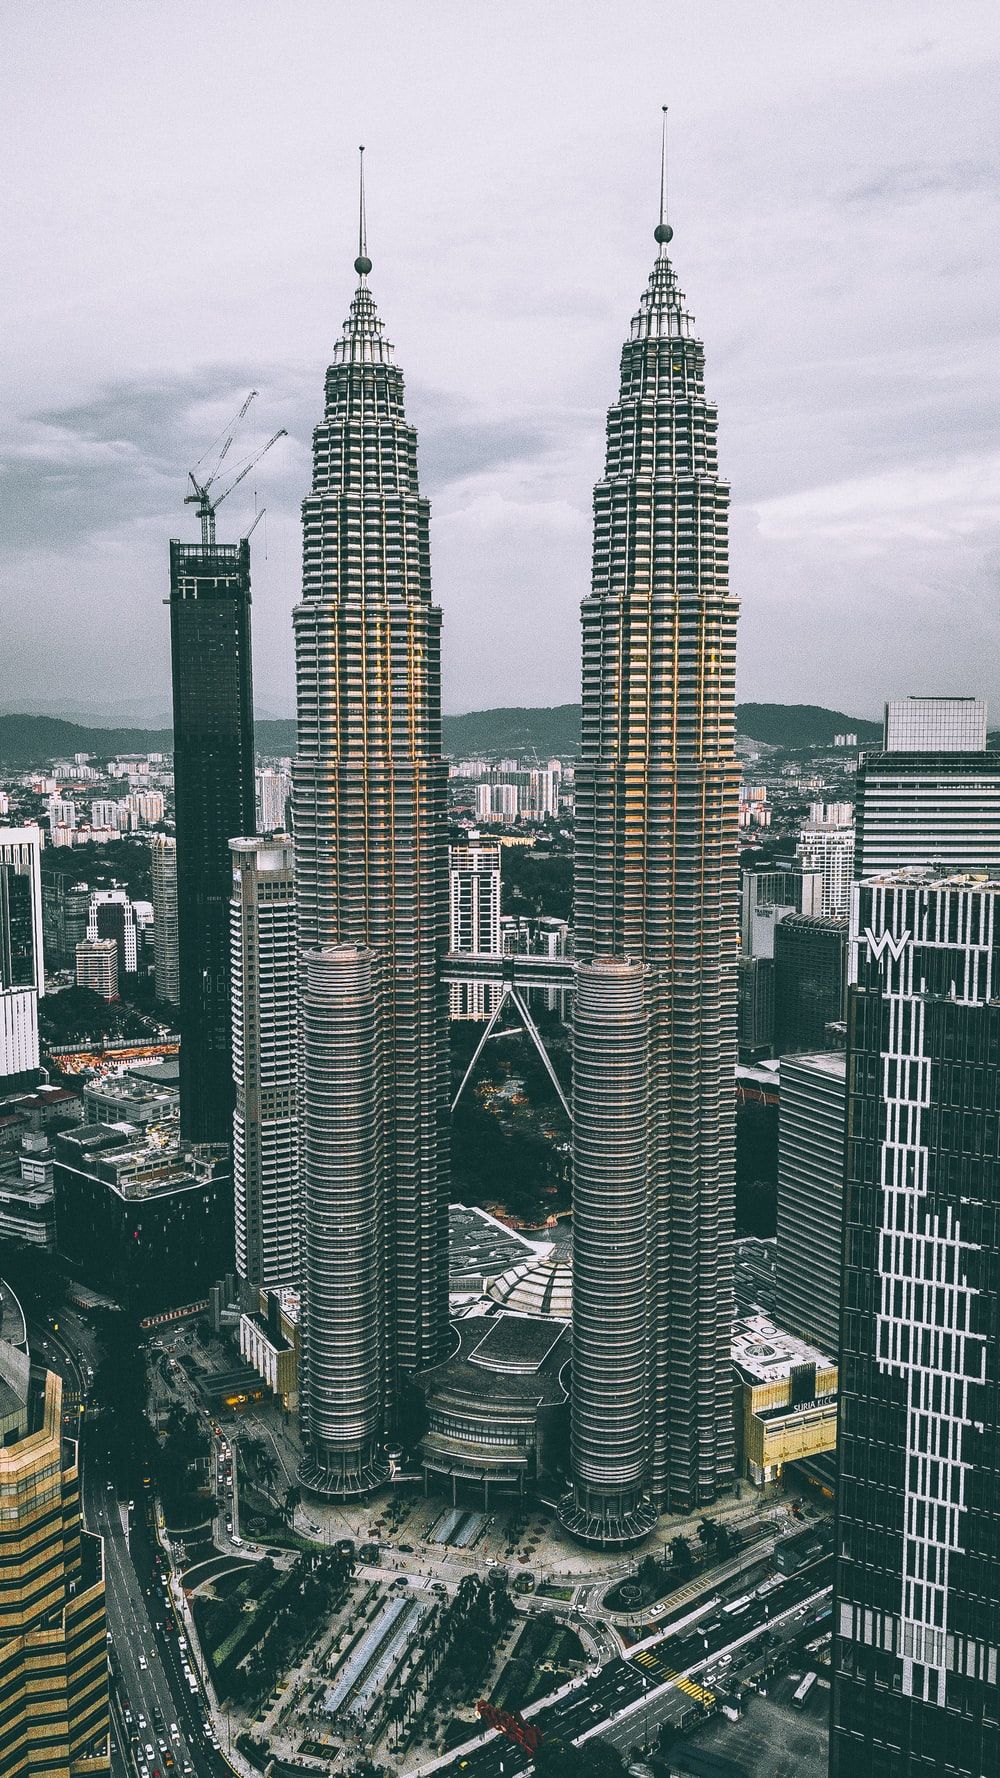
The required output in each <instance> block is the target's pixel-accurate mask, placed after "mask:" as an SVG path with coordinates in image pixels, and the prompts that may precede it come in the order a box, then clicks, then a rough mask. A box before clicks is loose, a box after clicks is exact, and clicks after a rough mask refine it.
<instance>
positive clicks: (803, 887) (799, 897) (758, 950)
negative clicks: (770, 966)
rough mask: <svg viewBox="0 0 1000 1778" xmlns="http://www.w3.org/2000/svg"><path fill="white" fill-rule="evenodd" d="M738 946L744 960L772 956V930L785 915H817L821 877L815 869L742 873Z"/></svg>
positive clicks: (821, 884)
mask: <svg viewBox="0 0 1000 1778" xmlns="http://www.w3.org/2000/svg"><path fill="white" fill-rule="evenodd" d="M741 901H742V907H741V921H740V944H741V949H742V952H743V955H744V956H745V957H773V956H774V929H775V927H776V926H777V925H778V922H779V921H780V920H783V919H785V917H786V915H788V914H821V913H822V911H823V876H822V872H821V871H819V870H803V869H802V868H801V867H790V868H788V869H785V870H747V871H744V872H743V882H742V892H741Z"/></svg>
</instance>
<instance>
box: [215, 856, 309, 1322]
mask: <svg viewBox="0 0 1000 1778" xmlns="http://www.w3.org/2000/svg"><path fill="white" fill-rule="evenodd" d="M229 850H230V852H231V854H232V860H233V899H232V908H231V916H232V935H231V936H232V982H233V1085H234V1088H235V1093H236V1109H235V1111H234V1113H233V1194H234V1207H235V1221H236V1270H237V1273H238V1274H239V1277H240V1279H241V1280H242V1282H243V1283H244V1284H246V1285H248V1286H249V1298H248V1300H249V1301H250V1302H252V1303H254V1304H255V1303H256V1297H257V1294H258V1293H259V1290H260V1286H261V1285H263V1284H267V1285H279V1284H297V1283H298V1281H299V1241H298V1236H299V1205H298V1131H297V1106H298V1095H297V1077H298V1026H297V1021H298V960H297V956H296V949H295V880H294V874H293V854H292V848H291V846H290V845H289V844H287V843H284V842H282V841H279V840H273V839H268V840H230V842H229Z"/></svg>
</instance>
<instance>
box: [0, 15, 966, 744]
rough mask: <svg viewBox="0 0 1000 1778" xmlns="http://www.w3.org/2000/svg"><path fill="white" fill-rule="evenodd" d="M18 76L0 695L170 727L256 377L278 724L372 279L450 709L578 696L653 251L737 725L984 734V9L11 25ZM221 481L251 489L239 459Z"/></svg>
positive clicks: (267, 693) (260, 576) (266, 640)
mask: <svg viewBox="0 0 1000 1778" xmlns="http://www.w3.org/2000/svg"><path fill="white" fill-rule="evenodd" d="M2 16H3V26H2V28H3V55H2V57H0V108H2V115H3V118H4V127H3V130H2V132H0V210H2V222H3V240H4V242H5V251H4V253H3V255H2V260H0V315H2V326H0V576H2V580H0V598H2V634H0V709H6V710H14V709H22V710H32V709H33V710H50V711H53V712H60V713H64V714H82V715H86V714H92V715H94V716H95V717H97V718H98V719H100V718H104V719H106V720H114V719H118V718H120V717H126V716H128V717H136V718H138V717H149V718H159V717H161V716H163V715H164V714H165V713H166V712H167V711H168V709H169V652H168V636H167V614H166V611H165V608H164V606H163V604H162V602H161V601H162V599H163V597H164V595H165V594H166V592H167V539H168V538H169V537H170V536H171V535H174V536H182V537H185V538H188V539H190V540H192V541H193V540H194V539H195V538H196V536H197V526H196V521H195V519H194V517H193V515H192V510H191V508H190V507H189V508H185V507H184V506H183V505H182V498H183V494H184V488H185V475H186V471H187V470H188V468H189V467H190V466H191V464H192V463H194V461H195V460H196V459H197V458H198V457H199V456H200V455H201V453H202V451H203V450H204V448H205V446H206V445H207V444H208V443H209V441H210V440H211V439H212V437H213V436H214V435H215V434H216V433H217V432H218V431H219V429H220V427H221V426H222V425H223V423H224V421H225V420H226V419H227V418H228V417H229V416H230V415H231V414H232V413H233V412H235V410H236V408H238V406H239V404H240V402H241V401H242V399H243V397H244V395H245V393H246V392H247V391H248V390H249V389H250V388H251V387H252V388H256V389H258V390H259V391H260V395H259V398H258V400H257V402H256V404H255V413H256V419H255V421H254V425H253V426H252V427H251V428H250V429H249V430H248V431H247V433H246V435H245V440H244V445H245V452H246V454H249V451H250V449H251V447H252V446H253V444H254V443H255V442H263V439H264V438H266V437H267V436H268V435H269V433H271V432H272V431H274V430H275V429H276V428H277V427H278V426H286V427H287V428H288V432H289V437H288V439H286V440H282V441H281V442H280V443H279V444H278V445H277V446H275V448H274V449H273V450H272V451H271V453H270V454H269V456H268V457H267V458H266V459H265V461H264V463H262V464H261V466H260V468H259V470H257V471H255V472H253V474H252V475H250V476H249V477H248V478H247V479H246V480H245V481H244V482H243V484H242V486H241V487H240V488H239V489H238V490H236V492H234V494H233V495H232V498H231V501H230V502H229V503H227V505H224V506H223V507H222V508H221V510H220V514H219V526H220V536H221V537H223V538H224V539H233V538H235V537H236V536H238V535H239V533H240V532H241V531H243V530H245V529H246V527H247V525H248V524H249V522H250V521H251V519H252V517H253V512H254V501H255V498H256V501H257V502H258V504H266V506H267V516H266V518H265V519H264V520H263V521H262V523H261V524H260V525H259V526H258V527H257V530H256V532H255V534H254V538H253V544H252V548H253V583H254V655H255V680H256V701H257V705H258V707H259V708H260V709H262V710H265V711H268V712H270V713H273V714H288V713H291V711H292V710H293V709H294V671H293V651H292V639H291V621H290V612H291V608H292V606H293V604H294V602H295V599H296V597H297V589H298V580H299V549H300V546H299V520H298V504H299V501H300V499H301V497H302V494H303V493H304V492H305V491H306V489H307V487H308V482H309V473H310V436H311V429H312V426H313V425H314V424H315V422H316V420H317V419H318V418H319V416H320V412H321V403H322V388H323V374H324V370H325V367H326V365H327V363H328V362H329V359H330V355H331V351H332V347H333V344H334V342H335V340H336V338H337V337H338V334H339V330H340V326H341V323H342V321H343V318H344V316H345V314H346V311H347V307H348V303H349V301H350V296H351V292H352V288H353V283H354V278H353V273H352V260H353V258H354V254H355V252H356V241H355V231H356V220H355V217H356V161H357V152H356V151H357V144H358V143H359V142H364V143H366V145H367V148H368V155H367V164H368V194H369V203H368V211H369V252H370V254H371V257H372V259H373V261H374V271H373V273H372V277H371V280H370V282H371V286H372V289H373V291H374V294H375V297H376V300H377V302H378V304H379V307H380V310H381V313H382V315H383V318H384V320H385V322H386V326H387V331H388V334H389V337H390V338H391V339H392V340H393V342H394V343H395V346H396V349H397V359H398V362H399V363H400V364H401V365H402V367H403V370H404V372H405V374H406V381H407V407H408V413H409V416H410V418H411V419H412V420H413V422H414V423H415V424H416V426H417V427H418V429H419V435H420V461H421V473H422V481H423V485H424V488H425V491H427V492H428V493H429V494H430V496H431V499H432V521H431V524H432V530H431V547H432V568H433V577H434V589H435V597H436V599H437V600H438V602H439V603H440V604H441V605H442V606H443V607H444V612H445V634H444V672H445V707H446V709H448V710H451V711H459V710H467V709H476V708H481V707H483V706H486V705H493V704H503V703H549V702H562V701H567V700H570V699H575V698H576V697H577V696H578V694H579V685H578V678H579V668H578V659H579V655H578V607H579V600H580V598H581V597H582V596H583V594H584V593H585V591H586V589H587V584H588V578H589V566H590V564H589V557H590V502H591V489H592V485H593V483H594V481H595V479H596V478H597V476H598V475H599V474H600V470H601V462H602V454H603V428H604V415H605V411H606V408H607V406H608V404H609V402H610V401H612V400H613V399H614V396H615V393H616V385H617V370H618V355H619V351H620V346H621V341H622V339H623V338H624V336H625V333H626V331H627V325H628V320H629V317H630V315H631V314H632V312H633V310H634V309H635V307H636V305H637V302H638V298H639V295H640V293H641V291H642V289H643V287H644V284H645V281H646V278H647V277H648V274H649V269H650V265H651V263H652V259H653V256H654V252H655V247H654V243H653V240H652V229H653V226H654V224H655V222H656V207H657V195H658V181H659V168H658V152H659V150H658V136H659V123H660V105H661V104H662V103H663V102H665V101H666V102H668V103H669V105H670V118H671V174H670V190H671V205H670V207H671V220H672V221H673V224H674V229H675V238H674V243H673V257H674V261H675V264H676V266H677V270H678V275H679V278H680V283H681V286H682V288H683V289H684V291H685V292H686V294H687V298H688V302H689V306H690V308H691V310H692V312H693V314H694V316H695V321H696V327H697V331H698V333H699V334H700V337H701V338H702V339H704V341H705V343H706V351H707V365H708V371H707V377H708V387H709V391H710V393H711V395H712V396H713V398H714V399H715V400H717V402H718V404H719V410H720V428H721V437H720V445H721V459H722V467H723V473H724V474H725V475H726V476H727V477H728V479H729V480H730V482H731V483H732V490H733V523H732V544H733V547H732V581H733V586H734V588H735V589H736V590H737V592H738V593H739V595H740V598H741V600H742V617H741V626H740V640H739V649H740V676H739V689H740V695H741V697H743V698H762V699H772V698H773V699H779V700H783V701H797V702H804V701H809V702H814V701H815V702H821V703H827V704H832V705H834V706H836V707H838V708H843V709H846V710H848V711H851V712H853V713H855V714H858V715H871V714H874V713H875V712H876V711H877V710H878V708H879V707H880V705H881V702H882V700H883V698H884V697H885V696H886V695H888V694H899V693H905V692H907V691H922V692H950V691H976V692H985V693H986V694H987V695H988V696H989V697H990V699H991V703H992V715H993V717H994V718H995V719H997V720H1000V613H998V593H1000V439H998V416H1000V354H998V349H997V348H998V333H1000V319H998V317H1000V303H998V295H1000V272H998V248H1000V227H998V215H1000V199H998V166H997V146H996V145H997V118H998V116H1000V82H998V64H1000V32H998V28H997V7H996V3H995V0H949V4H948V5H947V6H943V5H942V4H941V3H940V0H933V3H925V0H907V4H905V5H903V4H899V3H898V0H891V3H885V0H857V3H854V0H837V4H835V5H832V6H824V7H814V6H806V5H803V4H802V0H753V4H747V0H697V3H694V0H688V3H683V4H679V3H678V0H648V3H647V0H642V3H634V4H632V5H629V4H627V3H626V0H620V3H619V4H618V5H609V4H608V3H607V0H544V3H540V0H526V3H524V4H521V3H520V0H517V3H512V0H492V4H490V5H488V6H487V5H478V4H475V3H473V4H469V3H468V0H420V3H419V4H418V3H417V0H406V3H399V4H388V3H381V4H380V0H367V3H365V4H360V3H358V0H211V3H206V0H199V3H198V4H187V0H160V3H159V4H158V5H156V6H142V5H134V4H129V3H128V0H102V3H101V4H95V3H92V0H73V3H72V4H67V3H66V0H32V4H30V5H26V4H24V3H23V0H22V3H21V4H20V5H19V4H17V3H16V0H6V4H5V5H4V6H3V15H2ZM233 461H234V463H236V464H238V463H239V462H240V461H242V458H240V457H239V456H238V454H237V447H234V451H233Z"/></svg>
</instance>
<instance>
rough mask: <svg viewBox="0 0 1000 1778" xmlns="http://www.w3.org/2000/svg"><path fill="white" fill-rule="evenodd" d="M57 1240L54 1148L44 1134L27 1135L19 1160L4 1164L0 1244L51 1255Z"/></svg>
mask: <svg viewBox="0 0 1000 1778" xmlns="http://www.w3.org/2000/svg"><path fill="white" fill-rule="evenodd" d="M55 1239H56V1219H55V1186H54V1183H53V1178H52V1148H51V1145H50V1143H49V1139H48V1137H47V1136H46V1135H44V1134H43V1133H42V1132H41V1131H38V1132H34V1131H27V1132H26V1133H25V1134H24V1135H23V1136H22V1137H21V1148H20V1152H19V1154H18V1156H17V1158H16V1160H15V1161H13V1162H10V1161H0V1241H15V1242H17V1244H18V1245H19V1246H21V1247H39V1248H42V1249H44V1250H45V1251H49V1250H51V1249H52V1248H53V1247H54V1246H55Z"/></svg>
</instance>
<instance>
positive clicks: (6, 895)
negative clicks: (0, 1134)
mask: <svg viewBox="0 0 1000 1778" xmlns="http://www.w3.org/2000/svg"><path fill="white" fill-rule="evenodd" d="M44 992H45V970H44V967H43V963H42V880H41V851H40V836H39V831H38V828H37V827H0V1093H5V1092H14V1091H16V1090H19V1089H21V1088H23V1087H31V1086H34V1085H35V1083H36V1081H37V1080H38V1063H39V1049H38V997H39V995H40V994H44Z"/></svg>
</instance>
